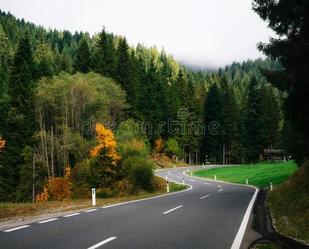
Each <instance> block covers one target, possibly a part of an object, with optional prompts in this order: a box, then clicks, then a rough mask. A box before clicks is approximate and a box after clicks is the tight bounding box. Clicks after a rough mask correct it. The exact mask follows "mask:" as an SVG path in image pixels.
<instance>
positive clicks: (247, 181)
mask: <svg viewBox="0 0 309 249" xmlns="http://www.w3.org/2000/svg"><path fill="white" fill-rule="evenodd" d="M248 183H249V180H248V177H246V184H247V185H248Z"/></svg>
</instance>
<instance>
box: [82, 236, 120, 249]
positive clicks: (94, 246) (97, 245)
mask: <svg viewBox="0 0 309 249" xmlns="http://www.w3.org/2000/svg"><path fill="white" fill-rule="evenodd" d="M114 239H117V237H110V238H108V239H106V240H103V241H101V242H99V243H97V244H95V245H93V246H91V247H89V248H88V249H95V248H98V247H100V246H103V245H105V244H107V243H108V242H111V241H112V240H114Z"/></svg>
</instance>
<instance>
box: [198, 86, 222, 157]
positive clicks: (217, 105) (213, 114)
mask: <svg viewBox="0 0 309 249" xmlns="http://www.w3.org/2000/svg"><path fill="white" fill-rule="evenodd" d="M221 110H222V100H221V94H220V89H219V87H218V86H217V84H213V85H212V86H211V87H210V88H209V91H208V93H207V96H206V101H205V105H204V115H205V118H204V124H205V135H204V138H203V140H202V146H201V156H202V161H205V157H206V156H207V157H208V161H211V162H213V163H221V162H222V143H221V136H220V133H221V127H220V121H221V119H222V115H221Z"/></svg>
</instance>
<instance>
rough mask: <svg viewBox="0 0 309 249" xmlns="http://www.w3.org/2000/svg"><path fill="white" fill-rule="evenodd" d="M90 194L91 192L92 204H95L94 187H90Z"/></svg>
mask: <svg viewBox="0 0 309 249" xmlns="http://www.w3.org/2000/svg"><path fill="white" fill-rule="evenodd" d="M91 194H92V206H95V205H96V198H95V188H92V189H91Z"/></svg>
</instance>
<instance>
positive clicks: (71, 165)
mask: <svg viewBox="0 0 309 249" xmlns="http://www.w3.org/2000/svg"><path fill="white" fill-rule="evenodd" d="M257 11H263V10H262V9H261V10H260V9H258V8H257ZM0 44H1V45H0V102H1V104H0V138H1V140H0V142H1V143H0V150H1V151H0V201H19V202H20V201H31V200H35V199H36V200H41V199H42V200H44V198H47V197H46V195H47V192H48V191H49V195H50V196H51V197H53V198H56V199H61V198H62V197H66V196H68V195H73V196H82V195H87V193H88V192H89V189H90V188H91V187H93V186H96V187H97V188H98V189H100V190H101V194H102V196H106V195H112V194H117V193H114V192H115V191H116V192H117V191H118V192H121V191H128V192H134V191H135V190H136V188H139V189H145V190H151V189H155V188H156V187H157V185H158V184H159V183H158V182H156V180H155V179H154V177H153V172H152V169H153V168H154V167H156V166H155V165H154V161H153V160H152V158H153V157H155V156H157V155H161V154H164V155H166V156H167V157H169V158H170V160H172V161H173V162H174V163H177V162H178V163H188V164H199V163H205V162H206V160H207V162H210V163H216V164H222V163H223V164H240V163H255V162H258V161H260V160H262V158H261V155H262V153H263V151H264V149H268V148H280V149H285V150H287V151H289V150H290V148H287V145H286V144H287V143H286V140H285V139H286V137H287V134H290V133H289V131H290V130H291V125H290V122H286V121H285V119H284V115H285V114H284V111H283V110H284V108H285V107H284V106H285V102H286V99H287V93H288V89H284V88H283V87H281V88H277V87H275V86H274V85H272V84H270V83H269V81H268V80H269V78H270V77H267V76H274V75H273V74H275V73H274V72H278V75H279V72H282V71H283V66H281V64H280V63H279V62H278V61H277V60H276V57H275V56H272V55H273V54H272V53H275V52H274V51H273V50H272V48H271V47H267V46H264V47H263V49H264V50H265V51H266V52H267V54H269V55H270V58H273V60H271V59H258V60H254V61H251V60H249V61H244V62H239V63H237V62H235V63H233V64H231V65H229V66H226V67H225V68H220V69H219V70H218V71H199V70H192V69H188V68H186V66H185V65H182V64H180V63H178V62H177V61H176V60H175V59H174V58H173V57H172V56H171V55H169V54H168V53H167V52H165V51H164V50H158V49H157V48H156V47H145V46H143V45H142V44H139V45H137V46H135V47H133V46H131V45H130V44H129V43H128V41H127V40H126V38H125V37H123V36H120V35H118V34H117V35H116V34H113V33H110V32H108V31H107V30H106V29H105V28H104V27H103V28H102V30H101V31H99V32H98V33H97V34H95V35H93V36H90V35H89V34H88V33H83V32H75V33H70V32H69V31H65V30H64V31H60V30H47V29H45V28H44V27H41V26H37V25H35V24H32V23H29V22H27V21H25V20H19V19H16V18H15V17H14V16H13V15H11V14H9V13H5V12H0ZM261 46H262V45H261ZM270 72H272V74H270ZM295 94H298V93H296V92H295ZM295 118H297V116H296V117H295ZM297 151H298V149H297ZM157 166H158V165H157ZM51 186H52V187H51ZM57 187H58V188H59V189H61V191H60V192H61V194H59V193H57V189H56V188H57ZM48 188H50V189H49V190H47V189H48ZM51 189H52V190H51ZM55 189H56V190H55ZM113 191H114V192H113ZM58 192H59V191H58Z"/></svg>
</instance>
